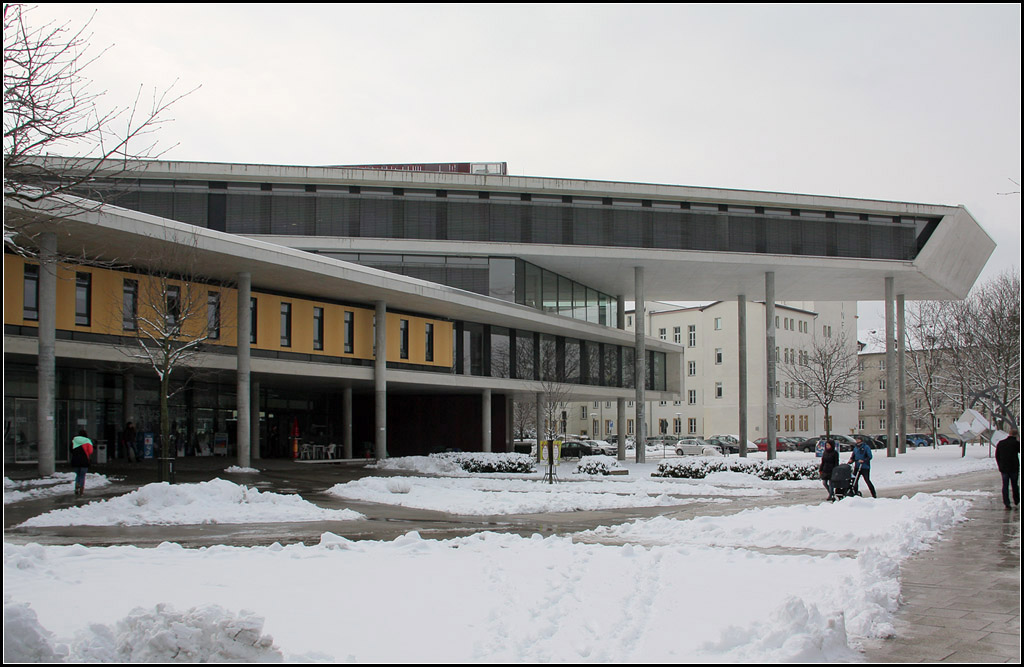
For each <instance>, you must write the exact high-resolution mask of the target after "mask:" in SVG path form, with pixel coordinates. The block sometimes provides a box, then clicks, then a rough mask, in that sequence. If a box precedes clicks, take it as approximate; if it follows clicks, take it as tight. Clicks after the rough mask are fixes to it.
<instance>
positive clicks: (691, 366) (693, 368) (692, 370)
mask: <svg viewBox="0 0 1024 667" xmlns="http://www.w3.org/2000/svg"><path fill="white" fill-rule="evenodd" d="M686 372H687V373H688V374H689V375H690V377H693V376H694V375H696V374H697V362H696V361H690V362H687V364H686Z"/></svg>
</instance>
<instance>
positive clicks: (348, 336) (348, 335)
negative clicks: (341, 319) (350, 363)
mask: <svg viewBox="0 0 1024 667" xmlns="http://www.w3.org/2000/svg"><path fill="white" fill-rule="evenodd" d="M354 318H355V313H353V312H352V311H351V310H346V311H345V354H352V352H354V351H355V331H356V330H355V323H354V322H353V319H354Z"/></svg>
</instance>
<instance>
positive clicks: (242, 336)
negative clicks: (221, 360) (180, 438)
mask: <svg viewBox="0 0 1024 667" xmlns="http://www.w3.org/2000/svg"><path fill="white" fill-rule="evenodd" d="M251 297H252V275H251V274H249V273H246V272H243V273H239V274H238V308H237V312H238V320H237V322H236V329H237V331H238V341H237V342H236V345H235V350H236V352H235V356H236V359H237V369H238V370H237V387H236V390H235V412H236V413H237V418H238V422H237V425H236V429H237V430H236V436H235V437H236V441H237V443H238V465H239V466H240V467H242V468H248V467H250V464H251V463H252V457H251V452H250V440H249V438H250V436H251V431H250V423H251V421H252V415H251V414H250V407H249V405H250V399H251V395H250V391H251V389H250V381H251V377H250V376H251V372H252V366H251V357H250V352H251V346H252V343H251V337H252V329H251V325H252V303H251Z"/></svg>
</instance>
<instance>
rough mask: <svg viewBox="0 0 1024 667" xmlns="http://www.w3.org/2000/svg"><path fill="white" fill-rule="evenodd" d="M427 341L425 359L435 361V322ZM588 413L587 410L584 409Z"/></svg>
mask: <svg viewBox="0 0 1024 667" xmlns="http://www.w3.org/2000/svg"><path fill="white" fill-rule="evenodd" d="M425 336H426V339H425V341H424V343H425V345H424V353H423V354H424V357H425V359H426V360H427V361H433V360H434V324H433V322H427V324H426V334H425ZM584 412H586V408H584ZM584 416H586V415H584Z"/></svg>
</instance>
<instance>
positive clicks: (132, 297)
mask: <svg viewBox="0 0 1024 667" xmlns="http://www.w3.org/2000/svg"><path fill="white" fill-rule="evenodd" d="M122 291H123V297H122V303H121V328H122V329H124V330H125V331H135V330H137V329H138V328H139V281H138V280H130V279H125V281H124V287H123V288H122Z"/></svg>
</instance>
